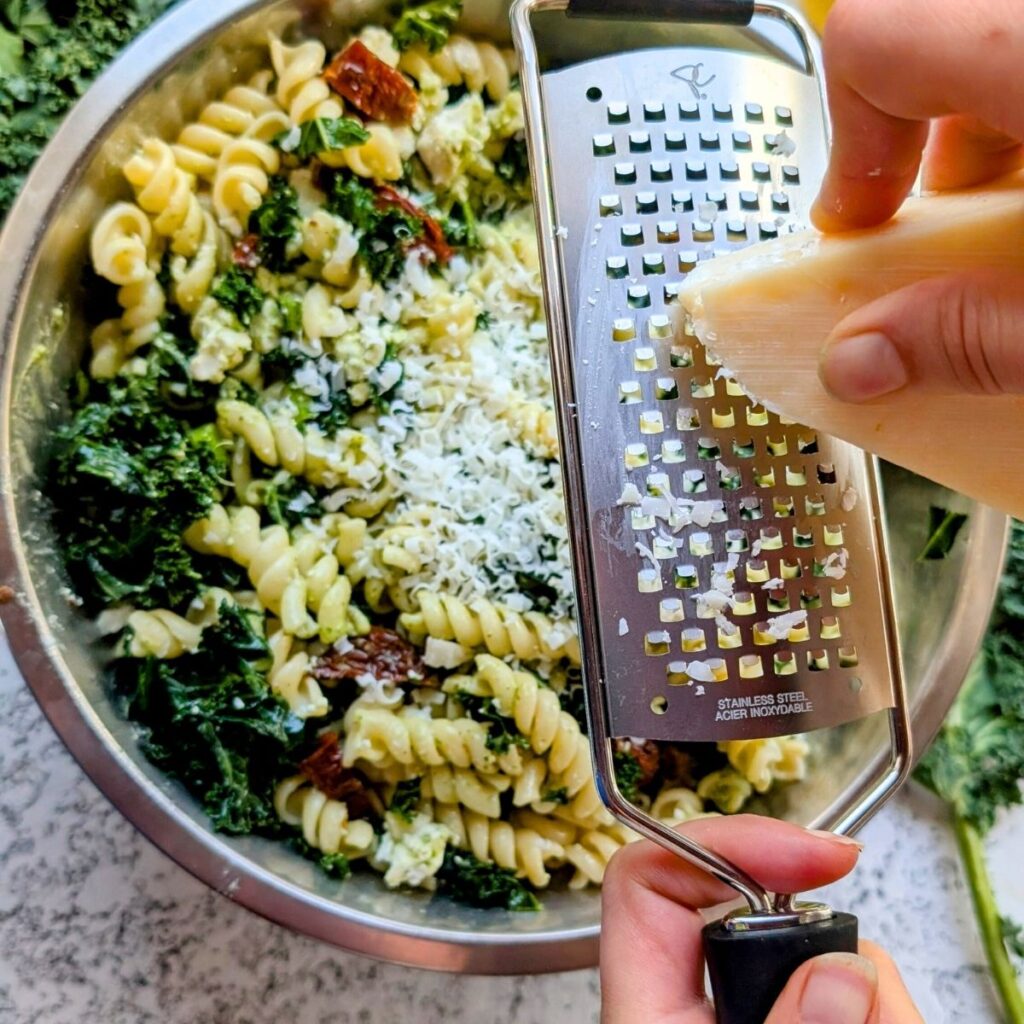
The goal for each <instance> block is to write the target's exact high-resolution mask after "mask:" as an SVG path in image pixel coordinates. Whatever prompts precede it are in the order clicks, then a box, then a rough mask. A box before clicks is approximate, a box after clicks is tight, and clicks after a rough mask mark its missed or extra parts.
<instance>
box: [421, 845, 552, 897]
mask: <svg viewBox="0 0 1024 1024" xmlns="http://www.w3.org/2000/svg"><path fill="white" fill-rule="evenodd" d="M437 891H438V892H439V893H441V894H442V895H444V896H447V897H448V898H449V899H453V900H455V902H456V903H465V904H467V905H468V906H470V907H482V908H484V909H487V908H489V907H493V908H497V909H501V910H517V911H518V910H525V911H532V910H540V901H539V900H538V899H537V897H536V896H535V895H534V894H533V893H532V892H531V891H530V890H529V889H528V888H527V887H526V885H525V883H523V882H522V881H520V880H519V879H518V878H516V876H515V872H513V871H509V870H507V869H506V868H499V867H498V866H497V864H485V863H484V862H483V861H481V860H477V859H476V857H474V856H473V855H472V854H471V853H467V852H466V851H465V850H459V849H456V848H455V847H452V846H449V847H448V848H447V849H446V850H445V852H444V863H443V864H442V865H441V868H440V870H439V871H438V872H437Z"/></svg>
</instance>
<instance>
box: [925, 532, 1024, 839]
mask: <svg viewBox="0 0 1024 1024" xmlns="http://www.w3.org/2000/svg"><path fill="white" fill-rule="evenodd" d="M917 777H918V779H919V780H920V781H921V782H923V783H924V784H925V785H926V786H928V787H929V788H931V789H933V790H934V791H935V792H936V793H938V794H939V796H941V797H942V798H943V799H944V800H945V801H946V802H947V803H949V804H950V805H951V806H952V807H953V809H954V811H955V812H956V814H957V815H958V816H959V817H961V818H964V819H965V820H966V821H968V822H970V823H971V824H972V825H973V826H974V827H975V828H977V829H978V830H979V831H980V832H982V833H984V832H986V831H988V829H989V828H991V826H992V823H993V821H994V820H995V816H996V812H997V811H998V810H999V809H1000V808H1003V807H1010V806H1013V805H1015V804H1019V803H1021V800H1022V793H1021V784H1020V781H1021V779H1024V526H1022V525H1021V524H1015V525H1014V530H1013V534H1012V537H1011V543H1010V554H1009V559H1008V562H1007V566H1006V572H1005V576H1004V579H1003V586H1002V590H1001V593H1000V597H999V601H998V603H997V605H996V611H995V615H994V616H993V619H992V623H991V626H990V629H989V633H988V636H987V637H986V638H985V643H984V646H983V648H982V653H981V656H980V657H979V658H978V660H977V661H976V663H975V665H974V667H973V669H972V670H971V673H970V675H969V676H968V678H967V682H966V683H965V684H964V686H963V689H962V690H961V691H960V695H959V696H958V697H957V700H956V703H955V704H954V705H953V708H952V710H951V712H950V714H949V717H948V718H947V720H946V723H945V725H944V726H943V728H942V731H941V732H940V733H939V735H938V738H937V739H936V741H935V743H934V744H933V745H932V747H931V749H930V750H929V751H928V753H927V754H926V755H925V757H924V760H923V761H922V763H921V766H920V767H919V768H918V773H917Z"/></svg>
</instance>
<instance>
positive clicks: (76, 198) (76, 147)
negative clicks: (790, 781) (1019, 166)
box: [0, 0, 1005, 973]
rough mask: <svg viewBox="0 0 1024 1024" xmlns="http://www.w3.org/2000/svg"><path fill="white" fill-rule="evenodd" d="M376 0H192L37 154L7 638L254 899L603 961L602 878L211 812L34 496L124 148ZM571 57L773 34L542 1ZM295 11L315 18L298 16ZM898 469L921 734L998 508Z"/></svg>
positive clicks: (938, 701)
mask: <svg viewBox="0 0 1024 1024" xmlns="http://www.w3.org/2000/svg"><path fill="white" fill-rule="evenodd" d="M383 7H384V4H383V3H380V2H374V0H337V2H335V3H331V2H329V0H276V2H271V3H264V2H259V0H224V2H221V3H218V4H203V3H201V2H200V0H191V2H188V3H185V4H183V5H182V6H180V7H179V8H178V9H177V10H176V11H174V12H173V13H172V14H171V15H169V16H168V17H166V18H165V19H164V20H163V21H161V22H160V23H159V24H158V25H157V26H156V27H155V28H153V29H152V30H150V32H148V33H147V34H146V35H145V36H144V37H143V38H142V39H141V40H139V41H138V42H137V43H136V44H135V45H133V46H132V47H131V48H130V49H129V50H128V51H127V52H126V53H125V54H124V55H123V56H122V57H121V58H120V59H119V60H118V61H117V63H116V64H115V65H114V66H113V67H112V69H111V70H110V71H109V72H108V73H107V74H106V75H104V76H103V78H102V79H101V80H100V81H99V82H98V83H97V85H96V86H95V87H94V88H93V89H92V91H90V93H89V95H88V96H87V97H86V99H85V100H84V101H83V102H82V103H81V104H80V105H79V106H78V107H77V108H76V110H75V111H74V112H73V113H72V115H71V116H70V117H69V119H68V120H67V122H66V123H65V125H64V126H63V128H62V129H61V131H60V132H59V134H58V136H57V138H56V139H55V140H54V142H53V143H52V145H51V146H50V148H49V149H48V150H47V152H46V154H45V155H44V157H43V158H42V159H41V160H40V162H39V164H38V166H37V168H36V170H35V171H34V173H33V174H32V176H31V178H30V180H29V182H28V185H27V187H26V189H25V192H24V194H23V196H22V198H21V199H20V200H19V202H18V204H17V206H16V208H15V210H14V211H13V213H12V214H11V216H10V218H9V221H8V224H7V227H6V230H5V232H4V234H3V236H2V240H0V252H2V253H3V268H4V272H3V279H2V280H0V326H2V330H3V335H2V339H3V340H2V343H0V344H2V349H0V356H2V365H0V370H2V375H0V500H2V502H3V506H2V508H3V511H2V513H0V583H6V584H11V585H12V586H13V587H14V588H15V591H16V594H17V597H16V600H15V601H14V602H12V603H10V604H8V605H5V606H3V607H2V608H0V618H2V622H3V625H4V627H5V629H6V631H7V634H8V636H9V639H10V642H11V646H12V649H13V651H14V654H15V657H16V659H17V661H18V663H19V665H20V667H21V669H22V671H23V673H24V675H25V678H26V679H27V681H28V683H29V685H30V686H31V687H32V689H33V691H34V693H35V694H36V696H37V698H38V699H39V702H40V704H41V705H42V707H43V710H44V711H45V713H46V714H47V716H48V717H49V719H50V720H51V722H52V723H53V725H54V726H55V728H56V729H57V731H58V732H59V733H60V734H61V736H62V737H63V739H64V741H65V742H66V743H67V745H68V747H69V748H70V749H71V751H72V752H73V753H74V754H75V756H76V757H77V758H78V760H79V761H80V762H81V764H82V765H83V767H84V768H85V770H86V771H87V772H88V773H89V775H90V776H91V777H92V778H93V780H94V781H95V782H96V783H97V785H99V787H100V788H101V789H102V790H103V791H104V792H105V793H106V794H107V796H108V797H109V798H110V799H111V800H112V801H113V802H114V803H115V804H116V805H117V806H118V807H119V808H120V809H121V810H122V811H123V812H124V814H125V815H126V816H127V817H129V818H130V819H131V820H132V821H133V822H134V823H135V824H136V825H137V826H138V827H139V828H140V829H141V830H142V831H143V832H145V833H146V834H147V835H148V836H149V837H150V838H151V839H152V840H153V841H154V842H155V843H157V844H158V845H159V846H160V847H162V848H163V849H164V850H165V852H167V853H168V854H169V855H170V856H171V857H173V858H174V859H175V860H176V861H178V863H180V864H181V865H182V866H184V867H185V868H187V869H188V870H190V871H191V872H193V873H194V874H195V875H197V876H198V877H200V878H201V879H203V880H204V881H205V882H207V883H208V884H210V885H211V886H213V887H214V888H216V889H218V890H219V891H221V892H223V893H224V894H225V895H227V896H229V897H230V898H232V899H234V900H237V901H238V902H240V903H242V904H244V905H246V906H248V907H250V908H251V909H253V910H254V911H256V912H258V913H261V914H263V915H265V916H267V917H269V918H272V919H274V920H276V921H279V922H281V923H282V924H285V925H287V926H289V927H291V928H293V929H296V930H298V931H302V932H306V933H308V934H310V935H314V936H317V937H319V938H322V939H324V940H327V941H329V942H333V943H336V944H338V945H340V946H343V947H346V948H349V949H352V950H356V951H359V952H363V953H366V954H369V955H373V956H378V957H382V958H386V959H389V960H393V961H397V962H403V963H408V964H415V965H418V966H424V967H431V968H436V969H443V970H451V971H465V972H478V973H528V972H535V971H536V972H540V971H554V970H567V969H572V968H577V967H583V966H588V965H591V964H593V963H594V962H595V961H596V949H597V935H598V913H599V907H598V898H597V896H596V895H595V894H592V893H590V894H579V893H570V892H567V891H556V892H552V893H551V894H549V895H548V896H547V897H546V898H545V907H544V910H543V911H542V912H540V913H538V914H506V913H499V912H481V911H474V910H471V909H468V908H463V907H458V906H455V905H452V904H450V903H448V902H447V901H443V900H436V901H431V900H430V899H429V898H427V897H426V896H424V895H421V894H409V893H405V892H401V893H394V892H388V891H387V890H385V889H384V887H383V886H382V885H381V884H380V882H379V880H378V879H377V878H376V877H375V876H372V875H369V874H365V875H357V876H356V877H354V878H352V879H351V880H350V881H348V882H346V883H345V884H344V885H343V886H340V887H339V886H338V885H337V884H336V883H333V882H331V881H330V880H329V879H327V878H326V877H324V876H322V875H321V874H320V873H319V872H318V871H317V870H316V869H315V868H314V867H313V866H312V865H311V864H310V863H308V862H306V861H304V860H302V859H301V858H299V857H298V856H297V855H295V854H292V853H290V852H289V851H288V850H286V849H284V848H283V847H282V846H280V845H279V844H275V843H270V842H267V841H264V840H260V839H256V838H245V839H228V838H225V837H223V836H219V835H214V834H213V833H211V832H210V830H209V827H208V825H207V823H206V821H205V819H204V816H203V814H202V812H201V810H200V809H199V808H198V806H197V805H196V804H195V802H194V801H193V800H192V799H191V798H190V797H189V796H188V795H187V794H186V793H185V792H184V790H183V789H181V787H179V786H178V785H176V784H174V783H172V782H170V781H168V780H167V779H166V778H165V777H164V776H162V775H161V774H160V773H159V772H157V771H155V770H154V769H153V768H152V767H151V766H150V765H149V764H148V763H147V762H146V761H145V759H144V758H143V757H142V755H141V754H140V752H139V749H138V744H137V741H136V737H135V735H134V734H133V730H132V728H131V727H130V726H129V725H128V724H126V723H125V722H124V721H123V720H122V719H121V718H120V717H119V715H118V713H117V710H116V709H115V708H114V706H113V704H112V703H111V701H110V700H109V699H108V697H107V695H106V693H105V692H104V689H103V685H102V681H101V663H102V652H101V651H100V649H99V648H98V647H97V645H96V644H95V643H94V640H95V638H94V637H93V636H92V635H91V633H90V630H89V628H88V626H87V625H85V624H83V623H82V622H81V620H80V618H79V617H78V616H77V615H76V613H75V611H74V609H73V608H71V607H70V606H69V604H68V601H67V600H66V595H67V591H66V590H65V589H64V580H63V578H62V575H61V570H60V564H59V558H58V555H57V552H56V549H55V545H54V539H53V537H52V535H51V533H50V530H49V527H48V525H47V520H46V515H45V509H44V507H43V505H42V504H41V501H40V496H39V483H40V481H39V472H40V469H41V467H42V466H43V465H44V463H45V453H46V441H47V437H48V435H49V433H50V430H51V428H52V427H53V425H54V424H55V423H57V422H59V421H60V419H61V417H62V416H63V414H64V400H63V395H64V391H65V386H66V382H67V381H68V380H69V379H70V377H71V375H72V374H73V372H74V370H75V369H76V368H77V365H78V362H79V360H80V357H81V354H82V350H83V339H84V337H85V330H84V322H85V321H84V309H85V306H86V300H87V296H86V295H85V294H84V293H83V288H82V285H81V275H82V270H83V267H84V265H85V261H86V258H87V252H88V233H89V228H90V225H91V224H92V223H93V221H94V219H95V218H96V216H97V214H98V212H99V211H100V210H101V209H102V208H103V206H105V205H106V204H107V203H109V202H110V201H111V200H113V199H116V198H119V197H122V196H126V195H127V188H126V186H125V184H124V183H123V180H122V179H121V178H120V175H119V166H120V164H121V163H122V161H123V160H124V158H125V157H126V156H127V155H128V154H129V153H130V151H131V150H132V149H133V147H134V146H135V145H136V143H137V142H138V141H139V140H140V139H141V138H142V137H143V136H144V135H147V134H150V133H153V132H157V133H160V134H163V135H165V136H172V135H174V134H176V132H177V130H178V128H180V126H181V125H182V124H183V123H184V122H185V121H186V120H187V119H188V118H190V117H192V116H194V115H195V114H196V112H197V111H198V110H199V108H200V106H201V104H202V103H203V102H204V101H205V100H207V99H208V98H210V97H211V96H212V95H213V94H215V93H217V92H219V91H221V90H222V89H223V88H225V87H226V85H227V84H228V83H229V82H231V81H232V80H235V79H237V78H239V77H241V76H244V75H245V74H247V73H248V72H250V71H251V70H252V69H254V68H255V67H256V66H257V64H258V63H260V61H261V60H262V56H261V52H260V51H261V43H262V41H263V39H264V38H265V34H266V32H267V30H268V29H274V30H275V31H278V32H287V31H295V30H299V29H301V28H303V27H305V28H307V29H308V30H310V31H315V32H319V33H320V34H322V35H323V36H324V37H325V38H326V39H327V41H331V39H338V38H340V36H341V35H342V33H343V32H344V30H345V29H346V27H348V26H350V25H352V24H355V23H359V22H363V21H366V20H370V19H372V18H373V16H374V15H375V14H377V13H379V12H380V11H381V10H382V9H383ZM545 18H546V19H547V23H546V24H545V25H544V26H543V36H544V40H545V46H546V48H547V50H548V52H550V53H551V54H553V55H554V59H555V60H556V61H557V62H562V61H572V60H576V59H581V58H583V57H585V56H593V55H595V54H597V53H600V52H607V51H608V50H610V49H613V48H623V47H629V48H633V47H637V48H639V47H644V46H652V45H658V44H660V43H669V42H671V43H676V42H680V41H682V40H683V39H686V40H688V41H690V42H699V43H700V44H702V45H717V44H719V43H726V44H728V45H736V44H737V43H738V42H739V43H740V44H741V45H745V46H748V47H750V48H751V49H762V50H767V51H771V52H776V53H777V52H779V47H780V46H781V45H782V44H781V43H780V41H779V40H776V39H772V38H768V37H765V36H758V35H757V34H756V33H751V32H746V31H743V32H740V31H739V30H729V32H730V33H731V34H730V35H729V36H728V37H723V35H722V33H716V32H714V31H711V30H706V29H704V30H696V29H691V30H687V31H685V32H684V31H683V30H680V29H678V28H672V27H669V26H665V25H650V24H647V25H645V24H637V25H630V26H619V27H618V28H617V31H616V33H615V34H614V36H612V35H611V34H609V33H607V32H606V31H604V30H602V26H601V24H600V23H594V22H574V23H573V28H572V31H571V32H566V31H565V30H564V26H562V24H561V22H560V20H559V19H558V18H556V17H551V16H545ZM300 23H301V24H300ZM507 23H508V19H507V6H506V4H505V2H504V0H467V2H466V24H467V27H468V28H469V30H471V31H474V32H478V33H480V34H483V35H487V36H490V37H491V38H494V39H495V40H499V41H503V42H507V39H508V29H507ZM884 481H885V491H886V498H887V505H888V509H889V512H888V516H887V519H888V527H889V534H890V539H891V562H892V571H893V579H894V585H895V590H896V597H897V604H898V611H899V621H900V634H901V639H902V644H903V651H904V660H905V666H906V677H907V680H908V685H909V691H910V698H911V704H912V713H913V720H914V732H915V739H916V745H917V748H918V749H921V747H923V746H924V745H925V744H926V743H927V741H928V740H930V739H931V737H932V735H933V734H934V732H935V730H936V729H937V728H938V725H939V723H940V722H941V719H942V717H943V715H944V713H945V711H946V709H947V708H948V706H949V704H950V702H951V700H952V699H953V696H954V695H955V693H956V690H957V688H958V687H959V685H960V682H961V681H962V679H963V676H964V674H965V672H966V669H967V666H968V664H969V661H970V659H971V657H972V656H973V653H974V651H975V649H976V647H977V644H978V642H979V640H980V637H981V635H982V633H983V630H984V626H985V623H986V620H987V617H988V614H989V610H990V608H991V602H992V599H993V596H994V591H995V587H996V584H997V582H998V575H999V567H1000V564H1001V556H1002V551H1003V545H1004V541H1005V520H1004V518H1003V517H1002V516H1001V515H999V514H998V513H996V512H994V511H992V510H990V509H985V508H982V507H979V506H973V505H971V504H970V503H969V502H966V501H965V500H964V499H961V498H957V497H955V496H952V495H949V494H947V493H946V492H944V491H942V490H941V489H940V488H938V487H936V486H935V485H933V484H931V483H929V482H927V481H924V480H921V479H920V478H917V477H914V476H912V475H911V474H908V473H905V472H902V471H900V470H895V469H891V468H886V469H885V471H884ZM930 503H942V504H945V505H949V506H953V507H957V508H962V509H964V510H966V511H969V512H970V513H971V515H970V520H969V525H968V527H967V529H966V534H967V536H966V539H965V541H963V542H960V543H958V545H957V547H956V549H955V551H954V553H953V555H952V557H951V558H949V559H948V560H946V561H944V562H940V563H929V564H924V565H921V564H917V563H916V562H915V560H914V557H915V554H916V552H917V551H918V550H919V548H920V546H921V544H922V543H923V541H924V539H925V533H926V524H927V508H928V505H929V504H930ZM887 744H888V733H887V729H886V727H885V725H884V723H883V722H882V721H881V720H880V719H878V718H877V717H876V719H874V720H865V721H863V722H860V723H855V724H854V725H851V726H847V727H845V728H844V729H841V730H833V731H831V732H830V733H829V734H828V735H826V736H822V737H821V738H820V742H819V750H820V755H819V757H820V760H819V763H820V764H825V763H827V765H828V770H827V771H818V772H815V773H814V774H813V776H812V778H811V779H809V780H808V781H807V782H806V783H801V784H798V785H794V786H791V787H789V788H788V789H785V790H782V791H780V793H779V794H777V795H776V796H775V797H774V798H773V799H772V800H769V801H767V803H766V806H765V807H764V808H763V809H764V810H765V811H767V812H768V813H773V814H776V815H779V816H783V817H788V818H793V819H796V820H801V821H821V820H825V819H827V818H828V816H829V809H830V808H833V807H835V806H836V804H837V803H838V802H839V801H840V800H841V798H842V796H843V794H845V793H847V792H849V791H850V790H851V788H853V787H856V786H857V785H858V782H859V780H861V779H862V778H864V777H866V776H867V775H868V774H870V773H871V772H872V771H874V770H877V768H878V767H879V766H880V765H881V763H882V762H883V759H884V758H885V756H886V751H887Z"/></svg>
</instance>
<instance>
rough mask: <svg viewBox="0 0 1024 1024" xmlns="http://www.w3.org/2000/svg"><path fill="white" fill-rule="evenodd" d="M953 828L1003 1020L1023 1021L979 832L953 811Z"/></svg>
mask: <svg viewBox="0 0 1024 1024" xmlns="http://www.w3.org/2000/svg"><path fill="white" fill-rule="evenodd" d="M953 831H954V832H955V833H956V841H957V845H958V846H959V848H960V857H961V859H962V860H963V864H964V870H965V871H966V872H967V883H968V887H969V889H970V891H971V902H972V903H973V904H974V916H975V919H976V920H977V922H978V930H979V931H980V932H981V942H982V945H983V946H984V948H985V957H986V958H987V960H988V965H989V969H990V970H991V972H992V980H993V981H994V982H995V985H996V989H997V991H998V992H999V998H1000V1000H1001V1001H1002V1004H1003V1009H1004V1010H1005V1011H1006V1024H1024V995H1022V994H1021V990H1020V987H1019V986H1018V984H1017V975H1016V972H1015V971H1014V969H1013V964H1012V963H1011V962H1010V957H1009V954H1008V953H1007V951H1006V945H1005V943H1004V942H1003V931H1002V927H1001V926H1000V922H999V910H998V908H997V906H996V899H995V893H994V892H993V891H992V882H991V879H990V878H989V874H988V868H987V866H986V864H985V850H984V848H983V846H982V842H981V834H980V833H979V832H978V830H977V829H976V828H975V827H974V826H973V825H972V824H971V823H970V822H969V821H967V820H966V819H964V818H961V817H960V815H958V814H956V813H954V815H953Z"/></svg>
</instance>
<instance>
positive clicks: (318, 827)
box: [274, 775, 376, 858]
mask: <svg viewBox="0 0 1024 1024" xmlns="http://www.w3.org/2000/svg"><path fill="white" fill-rule="evenodd" d="M274 810H275V811H277V816H278V817H279V818H280V819H281V820H282V821H283V822H284V823H285V824H286V825H292V826H294V827H296V828H300V829H301V830H302V838H303V839H304V840H305V841H306V842H307V843H309V845H310V846H312V847H313V849H315V850H320V851H321V852H322V853H342V854H344V855H345V856H346V857H349V858H356V857H365V856H367V855H368V854H369V853H370V852H371V851H372V850H373V847H374V844H375V842H376V836H375V834H374V831H373V826H372V825H371V824H370V823H369V822H368V821H362V820H358V821H353V820H352V819H351V818H349V814H348V807H347V806H346V805H345V804H344V803H343V802H342V801H340V800H332V799H331V798H330V797H328V796H327V795H326V794H324V793H321V792H320V790H318V789H316V787H314V786H313V784H312V783H310V782H309V781H308V780H307V779H306V778H305V776H302V775H293V776H292V777H291V778H288V779H284V780H283V781H282V782H279V783H278V784H277V787H276V789H275V790H274Z"/></svg>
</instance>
